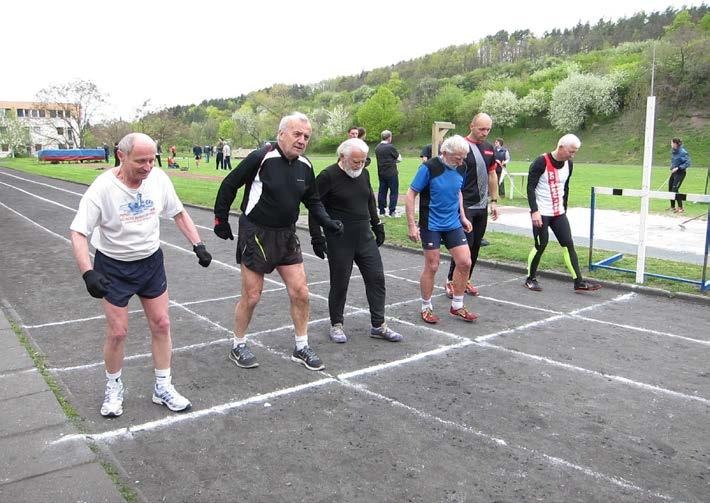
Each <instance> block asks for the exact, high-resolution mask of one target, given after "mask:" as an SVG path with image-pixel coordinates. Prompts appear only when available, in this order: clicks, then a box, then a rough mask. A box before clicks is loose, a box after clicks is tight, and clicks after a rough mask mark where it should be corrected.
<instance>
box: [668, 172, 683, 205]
mask: <svg viewBox="0 0 710 503" xmlns="http://www.w3.org/2000/svg"><path fill="white" fill-rule="evenodd" d="M683 180H685V170H684V169H679V170H678V171H676V172H675V173H671V177H670V178H669V179H668V192H678V191H679V190H680V186H681V185H682V184H683ZM682 207H683V201H681V200H680V199H679V200H678V208H682ZM671 208H675V199H671Z"/></svg>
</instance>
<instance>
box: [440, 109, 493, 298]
mask: <svg viewBox="0 0 710 503" xmlns="http://www.w3.org/2000/svg"><path fill="white" fill-rule="evenodd" d="M491 127H493V120H492V119H491V117H490V115H488V114H485V113H479V114H476V115H475V116H474V117H473V119H471V124H470V125H469V130H470V132H469V134H468V136H466V141H467V142H468V146H469V149H468V152H467V153H466V157H465V158H464V165H465V166H466V172H465V174H464V185H463V189H461V193H462V194H463V207H464V212H465V216H466V218H467V219H468V220H469V221H470V222H471V225H472V226H473V229H472V230H471V231H470V232H469V233H468V234H467V235H466V239H467V241H468V248H469V251H470V252H471V267H470V269H469V271H468V273H467V275H466V279H467V281H466V289H465V291H466V293H467V294H468V295H474V296H476V295H478V289H477V288H476V287H475V286H473V283H472V282H471V276H472V275H473V268H474V267H476V262H477V261H478V253H479V252H480V250H481V246H484V239H483V236H484V235H485V234H486V227H487V226H488V207H489V206H490V208H491V217H492V218H493V220H496V219H497V218H498V205H497V201H498V176H497V175H496V160H495V152H494V150H493V145H491V144H490V143H488V142H487V141H486V138H488V134H489V133H490V132H491ZM485 244H488V243H487V242H486V243H485ZM456 266H457V264H456V261H455V260H454V257H453V256H452V257H451V264H450V265H449V274H448V276H447V282H446V285H445V286H446V290H445V291H446V296H447V297H449V298H452V297H453V295H454V292H453V279H454V270H455V268H456Z"/></svg>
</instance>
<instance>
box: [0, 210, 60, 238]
mask: <svg viewBox="0 0 710 503" xmlns="http://www.w3.org/2000/svg"><path fill="white" fill-rule="evenodd" d="M0 206H2V207H3V208H6V209H7V210H9V211H11V212H13V213H14V214H15V215H17V216H18V217H21V218H24V219H25V220H27V221H28V222H29V223H31V224H32V225H36V226H37V227H39V228H40V229H42V230H43V231H47V232H48V233H50V234H51V235H52V236H54V237H58V238H59V239H61V240H63V241H65V242H67V243H70V242H71V241H69V238H67V237H65V236H62V235H61V234H57V233H56V232H54V231H50V230H49V229H47V228H46V227H43V226H41V225H40V224H38V223H37V222H35V221H34V220H32V219H30V218H29V217H26V216H25V215H23V214H22V213H20V212H18V211H15V210H13V209H12V208H10V207H9V206H7V205H6V204H4V203H2V202H0Z"/></svg>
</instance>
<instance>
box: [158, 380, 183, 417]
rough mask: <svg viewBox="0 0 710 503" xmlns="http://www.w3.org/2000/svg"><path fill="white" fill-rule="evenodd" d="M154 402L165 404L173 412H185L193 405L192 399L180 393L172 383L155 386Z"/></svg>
mask: <svg viewBox="0 0 710 503" xmlns="http://www.w3.org/2000/svg"><path fill="white" fill-rule="evenodd" d="M153 403H155V404H158V405H165V406H166V407H167V408H168V409H170V410H172V411H173V412H183V411H186V410H189V409H190V407H192V404H191V403H190V400H188V399H187V398H185V397H184V396H182V395H181V394H180V393H178V392H177V391H176V390H175V386H173V385H172V384H167V385H165V386H160V387H158V385H157V384H156V385H155V387H154V388H153Z"/></svg>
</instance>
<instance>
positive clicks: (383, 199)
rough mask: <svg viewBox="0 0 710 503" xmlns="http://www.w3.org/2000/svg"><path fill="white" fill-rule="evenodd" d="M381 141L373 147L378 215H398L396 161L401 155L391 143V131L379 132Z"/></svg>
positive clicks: (397, 161)
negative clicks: (377, 187)
mask: <svg viewBox="0 0 710 503" xmlns="http://www.w3.org/2000/svg"><path fill="white" fill-rule="evenodd" d="M380 138H382V141H381V142H380V144H379V145H377V147H375V158H376V159H377V175H378V176H379V178H380V189H379V191H378V198H377V202H378V205H379V208H380V216H385V215H389V216H390V217H393V218H395V217H399V216H400V215H399V214H398V213H397V199H398V198H399V173H398V172H397V163H399V162H400V161H401V160H402V156H401V155H400V154H399V152H397V149H396V148H394V145H392V132H391V131H388V130H387V129H385V130H384V131H382V133H381V134H380ZM388 190H389V193H390V197H389V213H387V191H388Z"/></svg>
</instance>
